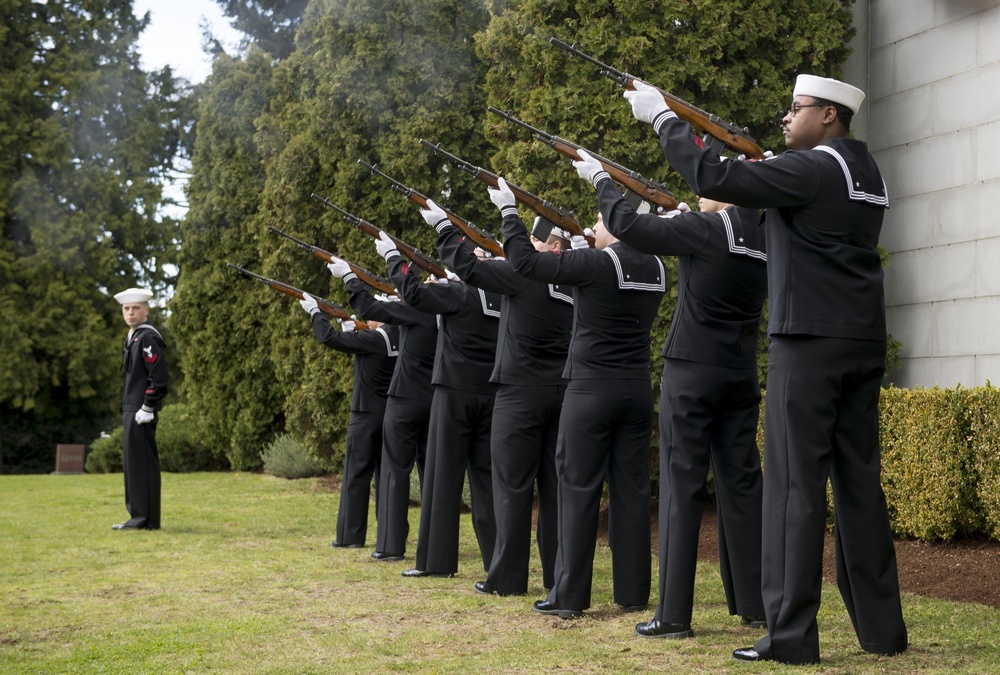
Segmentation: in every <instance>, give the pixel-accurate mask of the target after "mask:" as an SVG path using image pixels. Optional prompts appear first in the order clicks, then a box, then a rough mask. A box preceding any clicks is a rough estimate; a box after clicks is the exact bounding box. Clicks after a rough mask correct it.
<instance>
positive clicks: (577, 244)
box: [569, 227, 594, 251]
mask: <svg viewBox="0 0 1000 675" xmlns="http://www.w3.org/2000/svg"><path fill="white" fill-rule="evenodd" d="M587 237H590V238H591V239H593V238H594V231H593V230H592V229H590V228H589V227H588V228H587V229H585V230H584V231H583V234H574V235H573V236H572V237H570V238H569V246H570V248H571V249H573V250H574V251H575V250H577V249H581V248H590V242H589V241H587Z"/></svg>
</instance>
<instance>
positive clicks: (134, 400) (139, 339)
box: [122, 321, 167, 412]
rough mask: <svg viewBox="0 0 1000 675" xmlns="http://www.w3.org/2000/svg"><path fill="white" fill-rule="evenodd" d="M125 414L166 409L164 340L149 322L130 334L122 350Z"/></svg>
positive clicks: (123, 405)
mask: <svg viewBox="0 0 1000 675" xmlns="http://www.w3.org/2000/svg"><path fill="white" fill-rule="evenodd" d="M122 369H123V370H124V371H125V384H124V386H123V387H122V412H135V411H137V410H138V409H139V408H142V407H143V406H145V407H146V409H147V410H159V409H160V408H162V407H163V397H164V396H166V395H167V359H166V356H165V354H164V350H163V338H162V337H161V336H160V333H159V332H158V331H157V330H156V328H154V327H153V324H151V323H149V322H148V321H147V322H146V323H144V324H141V325H139V326H137V327H136V328H135V330H130V331H129V333H128V337H127V338H125V345H124V348H123V349H122Z"/></svg>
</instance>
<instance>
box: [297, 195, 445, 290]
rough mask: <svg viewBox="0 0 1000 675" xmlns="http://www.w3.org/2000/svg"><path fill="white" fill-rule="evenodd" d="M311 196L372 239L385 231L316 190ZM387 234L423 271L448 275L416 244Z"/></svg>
mask: <svg viewBox="0 0 1000 675" xmlns="http://www.w3.org/2000/svg"><path fill="white" fill-rule="evenodd" d="M311 196H312V198H313V199H318V200H319V201H321V202H323V203H324V204H325V205H326V206H328V207H330V208H331V209H333V210H334V211H338V212H340V214H341V215H343V216H344V220H346V221H347V222H349V223H350V224H352V225H354V226H355V227H357V228H358V229H359V230H361V231H362V232H364V233H365V234H367V235H368V236H369V237H371V238H372V239H378V238H379V236H378V235H379V233H380V232H384V230H382V229H380V228H379V227H378V226H376V225H373V224H371V223H369V222H368V221H367V220H364V219H362V218H358V217H357V216H355V215H353V214H351V213H348V212H347V211H345V210H344V209H342V208H340V207H339V206H337V205H336V204H334V203H333V202H331V201H330V200H328V199H324V198H323V197H320V196H319V195H318V194H316V193H315V192H313V193H312V195H311ZM385 234H386V236H388V237H389V239H391V240H392V243H394V244H395V245H396V248H398V249H399V250H400V251H401V252H402V253H403V255H405V256H406V257H407V258H409V259H410V260H412V261H413V264H414V265H416V266H417V267H419V268H420V269H422V270H423V271H425V272H427V273H428V274H433V275H434V276H436V277H437V278H438V279H444V278H446V277H447V276H448V273H447V272H445V270H444V266H443V265H442V264H441V263H440V262H438V261H437V260H434V259H433V258H430V257H428V256H427V255H426V254H425V253H423V252H422V251H421V250H420V249H419V248H417V247H415V246H410V245H409V244H407V243H406V242H405V241H403V240H402V239H400V238H399V237H395V236H393V235H391V234H389V233H388V232H386V233H385Z"/></svg>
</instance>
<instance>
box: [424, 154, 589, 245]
mask: <svg viewBox="0 0 1000 675" xmlns="http://www.w3.org/2000/svg"><path fill="white" fill-rule="evenodd" d="M420 143H421V145H423V146H425V147H428V148H430V149H431V150H433V151H434V152H436V153H437V154H439V155H442V156H444V157H445V158H446V159H448V161H450V162H451V163H452V164H454V165H455V166H456V167H458V168H459V169H461V170H462V171H465V172H466V173H468V174H471V175H472V177H473V178H475V179H476V180H478V181H479V182H480V183H485V184H486V185H489V186H490V187H493V188H495V187H497V186H498V185H499V183H497V179H498V178H500V176H498V175H496V174H495V173H491V172H489V171H487V170H486V169H484V168H482V167H479V166H476V165H474V164H471V163H469V162H466V161H465V160H464V159H462V158H460V157H456V156H455V155H453V154H451V153H450V152H448V151H447V150H445V149H444V148H442V147H441V144H440V143H438V144H437V145H432V144H431V143H428V142H427V141H425V140H424V139H422V138H421V139H420ZM505 182H506V183H507V187H509V188H510V191H511V192H513V193H514V198H515V199H516V200H517V201H519V202H520V203H522V204H524V205H525V206H527V207H528V208H529V209H531V210H532V211H534V212H535V213H537V214H538V215H540V216H541V217H542V218H545V219H546V220H548V221H549V222H550V223H552V224H553V225H555V226H556V227H561V228H562V229H564V230H566V231H568V232H571V233H572V234H577V235H581V236H586V235H584V234H583V227H582V226H581V225H580V223H579V222H577V220H576V218H574V217H573V216H572V214H571V213H570V212H569V211H567V210H565V209H561V208H559V207H558V206H555V205H554V204H551V203H549V202H547V201H545V200H544V199H542V198H541V197H539V196H537V195H533V194H531V193H530V192H528V191H527V190H524V189H522V188H519V187H518V186H516V185H514V184H513V183H511V182H509V181H505ZM586 238H587V242H588V243H589V244H590V247H591V248H593V247H594V238H593V237H586Z"/></svg>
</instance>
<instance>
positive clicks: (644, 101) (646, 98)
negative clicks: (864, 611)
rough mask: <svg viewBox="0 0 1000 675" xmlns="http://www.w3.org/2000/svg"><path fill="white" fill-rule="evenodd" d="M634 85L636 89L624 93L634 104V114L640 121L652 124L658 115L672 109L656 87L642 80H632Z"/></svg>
mask: <svg viewBox="0 0 1000 675" xmlns="http://www.w3.org/2000/svg"><path fill="white" fill-rule="evenodd" d="M632 86H634V87H635V89H634V90H626V91H625V93H624V94H623V95H624V96H625V99H626V100H627V101H628V102H629V103H631V104H632V114H633V115H635V118H636V119H637V120H639V121H640V122H648V123H649V124H652V123H653V121H654V120H655V119H656V117H657V115H659V114H660V113H664V112H666V111H667V110H669V109H670V108H669V107H668V106H667V102H666V101H664V100H663V94H661V93H660V92H659V91H658V90H657V89H656V87H651V86H649V85H648V84H646V83H645V82H643V81H642V80H632Z"/></svg>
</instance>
